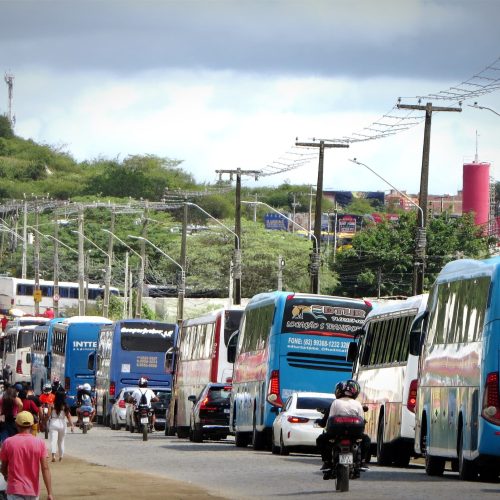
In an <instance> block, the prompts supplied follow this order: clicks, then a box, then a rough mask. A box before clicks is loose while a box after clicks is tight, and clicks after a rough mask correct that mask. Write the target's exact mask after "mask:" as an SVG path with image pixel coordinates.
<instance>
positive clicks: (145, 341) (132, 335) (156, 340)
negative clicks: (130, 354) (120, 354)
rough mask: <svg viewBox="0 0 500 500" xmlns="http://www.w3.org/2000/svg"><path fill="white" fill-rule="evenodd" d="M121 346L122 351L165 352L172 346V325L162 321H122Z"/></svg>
mask: <svg viewBox="0 0 500 500" xmlns="http://www.w3.org/2000/svg"><path fill="white" fill-rule="evenodd" d="M120 331H121V348H122V349H123V350H124V351H143V352H166V351H168V350H169V349H170V348H171V347H174V326H173V325H169V327H168V329H166V328H165V324H162V323H137V322H133V323H132V322H131V323H122V326H121V330H120Z"/></svg>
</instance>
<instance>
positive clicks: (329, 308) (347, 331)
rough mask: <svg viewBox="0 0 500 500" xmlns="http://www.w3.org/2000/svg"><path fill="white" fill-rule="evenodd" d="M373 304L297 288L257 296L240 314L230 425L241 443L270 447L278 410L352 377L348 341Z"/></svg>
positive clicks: (256, 446)
mask: <svg viewBox="0 0 500 500" xmlns="http://www.w3.org/2000/svg"><path fill="white" fill-rule="evenodd" d="M371 307H372V306H371V304H370V303H369V302H367V301H364V300H359V299H350V298H344V297H330V296H326V295H312V294H304V293H292V292H271V293H262V294H259V295H256V296H255V297H253V298H252V299H251V300H250V302H249V303H248V305H247V306H246V308H245V312H244V314H243V317H242V319H241V325H240V332H239V339H238V346H237V350H236V359H235V362H234V370H233V390H232V394H231V409H230V427H231V430H232V431H233V432H234V433H235V444H236V446H239V447H245V446H247V445H248V444H249V443H250V442H251V443H252V445H253V448H254V449H257V450H258V449H263V448H265V447H270V444H271V439H270V438H271V430H272V424H273V421H274V418H275V416H276V413H277V412H278V411H279V408H281V407H282V406H283V401H285V400H286V399H287V397H288V396H290V395H291V394H292V393H293V392H296V391H308V392H330V393H331V392H333V390H334V387H335V384H336V383H337V382H339V381H340V380H345V379H347V378H350V377H351V374H352V363H351V362H348V361H347V359H346V355H347V351H348V347H349V343H350V341H351V340H352V339H353V338H354V335H355V333H356V332H357V331H358V330H359V329H360V328H361V326H362V325H363V323H364V321H365V319H366V315H367V314H368V312H369V311H370V310H371Z"/></svg>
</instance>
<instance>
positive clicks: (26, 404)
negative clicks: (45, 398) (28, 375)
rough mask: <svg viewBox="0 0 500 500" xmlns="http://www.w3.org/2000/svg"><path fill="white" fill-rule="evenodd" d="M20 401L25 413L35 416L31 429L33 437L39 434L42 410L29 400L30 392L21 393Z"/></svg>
mask: <svg viewBox="0 0 500 500" xmlns="http://www.w3.org/2000/svg"><path fill="white" fill-rule="evenodd" d="M18 396H19V399H20V400H21V401H22V403H23V411H29V412H30V413H31V414H32V415H33V420H34V422H35V423H34V424H33V427H32V428H31V433H32V434H33V436H36V435H37V434H38V417H39V414H40V408H39V407H38V406H37V405H36V404H35V402H34V401H33V400H32V399H28V392H27V391H26V390H24V389H23V390H22V391H19V394H18Z"/></svg>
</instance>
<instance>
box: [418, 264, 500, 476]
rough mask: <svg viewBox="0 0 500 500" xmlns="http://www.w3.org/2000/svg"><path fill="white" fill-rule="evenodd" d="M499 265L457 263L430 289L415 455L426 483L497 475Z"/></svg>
mask: <svg viewBox="0 0 500 500" xmlns="http://www.w3.org/2000/svg"><path fill="white" fill-rule="evenodd" d="M499 283H500V257H493V258H490V259H486V260H470V259H462V260H458V261H453V262H450V263H448V264H446V266H445V267H444V268H443V269H442V271H441V272H440V273H439V275H438V277H437V278H436V281H435V283H434V285H433V287H432V289H431V292H430V295H429V302H428V305H427V309H428V313H429V317H428V326H427V329H426V334H425V338H424V342H423V347H422V353H421V356H420V362H419V371H418V390H417V406H416V418H415V449H416V451H417V452H419V453H422V454H423V455H425V468H426V472H427V474H428V475H430V476H439V475H441V474H443V470H444V466H445V461H446V460H451V461H452V466H453V465H454V468H456V469H458V472H459V476H460V478H461V479H464V480H473V479H475V478H476V477H477V475H478V472H479V473H480V474H481V479H487V480H489V479H495V478H497V477H498V474H499V472H500V397H499V392H500V391H499V370H500V366H499V365H500V354H499V353H500V336H499V334H498V331H499V326H500V285H499Z"/></svg>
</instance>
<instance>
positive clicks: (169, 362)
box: [165, 347, 176, 373]
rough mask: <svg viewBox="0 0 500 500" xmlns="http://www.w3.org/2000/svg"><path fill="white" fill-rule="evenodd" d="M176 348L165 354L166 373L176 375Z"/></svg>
mask: <svg viewBox="0 0 500 500" xmlns="http://www.w3.org/2000/svg"><path fill="white" fill-rule="evenodd" d="M175 352H176V348H175V347H171V348H170V349H169V350H168V351H167V352H166V353H165V373H174V371H175V366H174V360H175V356H174V354H175Z"/></svg>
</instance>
